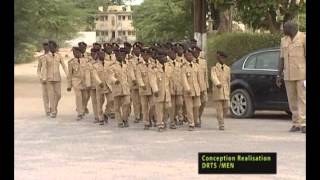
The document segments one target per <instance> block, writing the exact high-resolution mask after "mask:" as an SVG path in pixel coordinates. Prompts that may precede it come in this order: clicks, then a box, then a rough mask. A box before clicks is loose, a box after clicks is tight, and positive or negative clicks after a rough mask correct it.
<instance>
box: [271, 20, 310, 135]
mask: <svg viewBox="0 0 320 180" xmlns="http://www.w3.org/2000/svg"><path fill="white" fill-rule="evenodd" d="M283 33H284V35H285V36H284V37H283V38H281V47H280V48H281V51H280V63H279V74H278V76H277V81H276V84H277V86H278V87H280V86H281V84H282V80H284V82H285V88H286V91H287V97H288V102H289V108H290V111H291V112H292V123H293V124H292V127H291V128H290V130H289V131H290V132H297V131H300V130H301V132H302V133H306V85H305V83H306V34H305V33H303V32H300V31H299V30H298V25H297V24H296V23H295V22H292V21H288V22H286V23H285V24H284V26H283Z"/></svg>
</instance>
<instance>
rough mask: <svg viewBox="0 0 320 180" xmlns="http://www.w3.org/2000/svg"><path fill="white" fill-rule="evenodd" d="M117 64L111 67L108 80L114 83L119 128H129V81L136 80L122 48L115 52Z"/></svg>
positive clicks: (113, 90) (113, 91) (115, 107)
mask: <svg viewBox="0 0 320 180" xmlns="http://www.w3.org/2000/svg"><path fill="white" fill-rule="evenodd" d="M115 52H116V53H115V54H116V60H117V61H116V62H114V63H113V64H111V66H110V74H109V76H108V78H110V81H111V82H112V83H113V85H112V93H113V98H114V109H115V115H116V120H117V121H118V127H119V128H123V127H129V122H128V117H129V112H130V111H129V110H130V109H129V108H130V87H129V79H133V80H135V77H134V73H133V71H131V69H130V68H129V67H128V65H127V64H126V62H125V57H126V53H125V52H126V50H125V49H124V48H120V49H119V50H115Z"/></svg>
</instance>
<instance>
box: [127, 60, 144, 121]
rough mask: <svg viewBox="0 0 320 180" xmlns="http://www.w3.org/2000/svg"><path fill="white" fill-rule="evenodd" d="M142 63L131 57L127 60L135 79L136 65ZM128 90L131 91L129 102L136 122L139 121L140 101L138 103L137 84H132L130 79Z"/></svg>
mask: <svg viewBox="0 0 320 180" xmlns="http://www.w3.org/2000/svg"><path fill="white" fill-rule="evenodd" d="M140 61H143V59H142V57H140V56H139V57H137V56H133V57H132V58H131V59H128V61H127V62H128V66H129V68H130V69H132V71H133V72H134V74H135V78H134V79H136V73H137V72H136V71H137V64H138V63H139V62H140ZM129 85H130V89H131V100H132V105H133V112H134V116H135V119H136V120H140V119H141V101H140V95H139V86H138V84H133V79H130V82H129Z"/></svg>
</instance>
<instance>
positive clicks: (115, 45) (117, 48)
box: [112, 43, 120, 53]
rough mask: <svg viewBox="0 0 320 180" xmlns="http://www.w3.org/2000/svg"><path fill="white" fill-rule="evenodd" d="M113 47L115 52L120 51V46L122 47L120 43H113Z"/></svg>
mask: <svg viewBox="0 0 320 180" xmlns="http://www.w3.org/2000/svg"><path fill="white" fill-rule="evenodd" d="M112 47H113V52H114V53H115V52H118V50H119V48H120V46H119V44H117V43H112Z"/></svg>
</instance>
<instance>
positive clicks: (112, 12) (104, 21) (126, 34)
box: [95, 5, 136, 43]
mask: <svg viewBox="0 0 320 180" xmlns="http://www.w3.org/2000/svg"><path fill="white" fill-rule="evenodd" d="M95 23H96V40H97V42H100V43H103V42H119V43H122V42H125V41H128V42H134V41H135V40H136V33H135V30H134V27H133V25H132V11H131V6H127V5H122V6H108V8H107V10H106V11H104V9H103V7H101V6H100V7H99V11H98V13H97V14H96V20H95Z"/></svg>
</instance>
